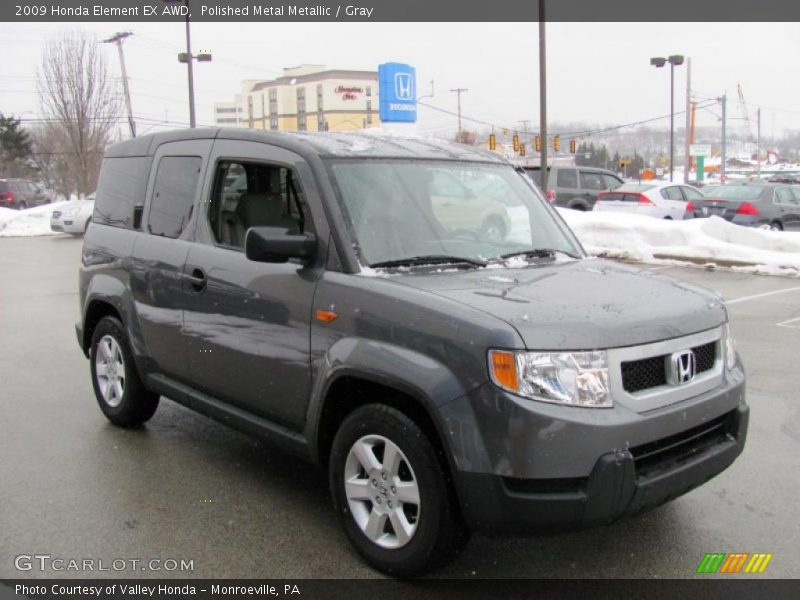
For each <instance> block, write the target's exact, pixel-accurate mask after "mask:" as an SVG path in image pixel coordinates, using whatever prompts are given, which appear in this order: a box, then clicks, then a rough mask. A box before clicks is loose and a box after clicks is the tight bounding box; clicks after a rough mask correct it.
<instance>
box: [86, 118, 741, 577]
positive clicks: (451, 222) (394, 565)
mask: <svg viewBox="0 0 800 600" xmlns="http://www.w3.org/2000/svg"><path fill="white" fill-rule="evenodd" d="M80 301H81V314H82V318H81V321H80V323H79V324H78V327H77V334H78V341H79V343H80V345H81V347H82V349H83V351H84V352H85V353H86V355H87V356H88V357H89V360H90V365H91V366H90V370H91V377H92V383H93V385H94V390H95V393H96V395H97V401H98V402H99V404H100V408H101V410H102V411H103V413H105V415H106V416H107V417H108V419H110V420H111V421H112V422H113V423H115V424H117V425H121V426H123V427H128V426H134V425H139V424H141V423H143V422H145V421H147V420H148V419H150V418H151V417H152V416H153V413H154V412H155V410H156V407H157V405H158V401H159V397H160V396H165V397H167V398H170V399H171V400H174V401H176V402H179V403H181V404H183V405H185V406H187V407H189V408H191V409H193V410H196V411H199V412H201V413H203V414H206V415H208V416H210V417H212V418H214V419H217V420H219V421H221V422H223V423H227V424H229V425H232V426H234V427H237V428H239V429H241V430H244V431H246V432H249V433H251V434H255V435H258V436H261V437H262V438H265V439H267V440H269V441H270V442H272V443H273V444H275V445H277V446H279V447H281V448H283V449H285V450H287V451H290V452H293V453H295V454H298V455H300V456H302V457H305V458H306V459H308V460H310V461H314V462H316V463H319V464H320V465H324V466H325V467H327V469H328V471H329V473H330V490H331V496H332V498H333V504H334V506H335V509H336V512H337V513H338V515H339V517H340V518H341V522H342V525H343V528H344V531H345V533H346V535H347V537H348V538H349V539H350V542H351V543H352V544H353V546H354V547H355V548H356V550H357V551H358V552H359V553H360V554H361V555H362V556H363V557H364V559H365V560H366V561H368V562H369V563H370V564H371V565H373V566H374V567H376V568H378V569H380V570H382V571H385V572H388V573H392V574H395V575H412V574H417V573H420V572H422V571H424V570H426V569H430V568H432V567H435V566H436V565H440V564H442V563H443V562H444V561H445V560H447V559H448V558H449V557H451V556H452V555H453V553H454V552H456V551H457V549H458V548H459V547H461V546H462V545H463V544H464V542H465V541H466V539H467V536H468V532H470V531H478V530H483V531H486V530H489V531H508V532H522V531H531V532H537V531H545V530H557V529H569V528H577V527H585V526H589V525H596V524H604V523H609V522H611V521H614V520H615V519H617V518H619V517H622V516H625V515H633V514H636V513H638V512H639V511H641V510H644V509H647V508H650V507H653V506H657V505H659V504H662V503H664V502H666V501H668V500H671V499H673V498H675V497H677V496H680V495H681V494H683V493H685V492H687V491H688V490H691V489H692V488H694V487H696V486H698V485H701V484H702V483H704V482H705V481H707V480H708V479H710V478H711V477H714V476H715V475H717V474H718V473H720V472H721V471H722V470H724V469H725V468H726V467H727V466H728V465H730V464H731V463H732V462H733V461H734V460H735V459H736V457H737V456H738V455H739V454H740V453H741V451H742V448H743V447H744V443H745V434H746V431H747V421H748V407H747V404H746V403H745V392H744V389H745V374H744V370H743V368H742V365H741V363H740V361H739V358H738V356H737V354H736V352H735V350H734V347H733V341H732V339H731V334H730V329H729V326H728V317H727V312H726V309H725V306H724V304H723V302H722V300H721V299H720V298H719V297H718V296H717V295H715V294H713V293H711V292H708V291H706V290H704V289H701V288H699V287H695V286H692V285H689V284H686V283H681V282H679V281H675V280H672V279H669V278H667V277H663V276H660V275H657V274H653V273H645V272H642V271H639V270H637V269H634V268H631V267H628V266H624V265H621V264H617V263H613V262H606V261H604V260H598V259H591V258H587V256H586V254H585V253H584V251H583V249H582V248H581V245H580V243H579V242H578V241H577V240H576V238H575V236H574V235H573V234H572V232H571V231H570V230H569V228H568V227H567V226H566V225H565V224H564V222H563V220H562V219H561V218H560V216H559V215H558V214H557V212H556V211H555V210H553V209H552V208H551V207H550V206H549V205H548V203H547V201H546V200H544V199H543V198H542V196H541V195H540V194H539V193H538V192H537V191H536V189H535V188H534V187H533V185H532V184H531V182H530V181H529V180H528V179H527V177H526V176H525V175H524V174H521V173H520V172H518V171H517V170H516V169H515V168H514V167H513V166H512V165H510V164H509V163H508V162H506V161H505V159H502V158H500V157H499V156H498V155H495V154H493V153H489V152H483V151H478V150H475V149H472V148H469V147H466V146H463V145H454V144H449V143H445V142H441V141H437V140H429V139H414V138H408V139H406V138H399V137H390V136H379V135H368V134H349V135H347V134H327V133H322V134H280V133H269V132H263V131H254V130H239V129H235V130H234V129H196V130H187V131H179V132H170V133H162V134H157V135H149V136H144V137H140V138H137V139H134V140H130V141H126V142H123V143H120V144H117V145H115V146H112V147H111V148H110V149H109V150H108V152H107V154H106V157H105V159H104V161H103V166H102V172H101V175H100V183H99V187H98V191H97V200H96V207H95V212H94V216H93V222H92V226H91V227H90V228H89V230H88V232H87V234H86V237H85V241H84V248H83V256H82V268H81V271H80ZM166 476H167V475H165V477H166Z"/></svg>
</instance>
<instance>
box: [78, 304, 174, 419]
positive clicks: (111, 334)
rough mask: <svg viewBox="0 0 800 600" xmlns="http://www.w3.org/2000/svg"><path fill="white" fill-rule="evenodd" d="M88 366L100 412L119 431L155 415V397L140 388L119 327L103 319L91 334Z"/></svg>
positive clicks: (124, 336) (123, 333) (134, 367)
mask: <svg viewBox="0 0 800 600" xmlns="http://www.w3.org/2000/svg"><path fill="white" fill-rule="evenodd" d="M89 356H90V359H89V364H90V367H91V374H92V386H93V387H94V394H95V397H96V398H97V403H98V404H99V405H100V410H102V411H103V414H104V415H105V416H106V418H107V419H108V420H109V421H111V422H112V423H114V425H119V426H120V427H134V426H136V425H141V424H142V423H144V422H145V421H147V420H149V419H150V417H152V416H153V414H154V413H155V412H156V409H157V408H158V398H159V397H158V394H154V393H152V392H150V391H148V390H147V389H145V387H144V385H142V382H141V380H140V379H139V373H138V372H137V370H136V365H135V364H134V362H133V354H132V353H131V349H130V344H129V343H128V336H127V335H126V334H125V329H124V328H123V326H122V323H121V322H120V321H119V320H118V319H116V318H114V317H103V318H102V319H101V320H100V322H99V323H98V324H97V327H95V330H94V333H93V334H92V344H91V348H90V354H89Z"/></svg>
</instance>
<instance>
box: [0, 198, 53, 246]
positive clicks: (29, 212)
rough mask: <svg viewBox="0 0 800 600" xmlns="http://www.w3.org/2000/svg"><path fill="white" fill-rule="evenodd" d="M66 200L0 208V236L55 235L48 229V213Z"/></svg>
mask: <svg viewBox="0 0 800 600" xmlns="http://www.w3.org/2000/svg"><path fill="white" fill-rule="evenodd" d="M64 204H67V203H66V202H53V203H52V204H44V205H42V206H35V207H33V208H27V209H25V210H12V209H10V208H0V237H20V236H29V235H57V234H56V232H55V231H52V230H51V229H50V215H51V214H52V212H53V211H54V210H55V209H56V208H57V207H59V206H63V205H64Z"/></svg>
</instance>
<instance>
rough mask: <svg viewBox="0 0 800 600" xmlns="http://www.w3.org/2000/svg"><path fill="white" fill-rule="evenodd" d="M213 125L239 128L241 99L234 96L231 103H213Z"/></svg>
mask: <svg viewBox="0 0 800 600" xmlns="http://www.w3.org/2000/svg"><path fill="white" fill-rule="evenodd" d="M214 123H215V124H216V125H219V126H220V127H240V126H241V125H242V97H241V96H236V98H235V99H234V101H233V102H215V103H214Z"/></svg>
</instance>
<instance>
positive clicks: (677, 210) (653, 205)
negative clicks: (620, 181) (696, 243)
mask: <svg viewBox="0 0 800 600" xmlns="http://www.w3.org/2000/svg"><path fill="white" fill-rule="evenodd" d="M702 198H703V194H702V193H700V191H699V190H698V189H696V188H693V187H692V186H690V185H683V184H679V183H671V182H669V181H651V182H649V183H626V184H625V185H623V186H621V187H618V188H617V189H616V190H614V191H613V192H603V193H601V194H600V195H599V196H598V198H597V203H596V204H595V205H594V210H597V211H612V212H625V213H631V214H636V215H644V216H647V217H655V218H656V219H671V220H675V221H677V220H681V219H691V218H692V217H693V216H694V208H695V203H697V202H699V201H700V200H702Z"/></svg>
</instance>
